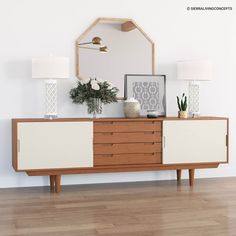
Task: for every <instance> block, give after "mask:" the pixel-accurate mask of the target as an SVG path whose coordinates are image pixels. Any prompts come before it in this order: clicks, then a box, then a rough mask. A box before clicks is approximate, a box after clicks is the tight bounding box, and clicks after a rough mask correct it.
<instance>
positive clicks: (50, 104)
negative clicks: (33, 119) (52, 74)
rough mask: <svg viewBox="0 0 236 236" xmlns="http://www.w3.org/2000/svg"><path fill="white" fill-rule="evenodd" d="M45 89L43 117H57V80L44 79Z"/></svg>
mask: <svg viewBox="0 0 236 236" xmlns="http://www.w3.org/2000/svg"><path fill="white" fill-rule="evenodd" d="M45 89H46V91H45V109H46V111H45V118H50V119H53V118H56V117H57V80H55V79H49V80H46V82H45Z"/></svg>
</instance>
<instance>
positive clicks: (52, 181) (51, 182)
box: [50, 175, 56, 193]
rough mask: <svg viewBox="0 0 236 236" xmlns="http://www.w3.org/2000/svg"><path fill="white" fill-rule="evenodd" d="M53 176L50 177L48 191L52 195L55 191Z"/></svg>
mask: <svg viewBox="0 0 236 236" xmlns="http://www.w3.org/2000/svg"><path fill="white" fill-rule="evenodd" d="M55 178H56V176H55V175H50V191H51V192H52V193H53V192H54V191H55V180H56V179H55Z"/></svg>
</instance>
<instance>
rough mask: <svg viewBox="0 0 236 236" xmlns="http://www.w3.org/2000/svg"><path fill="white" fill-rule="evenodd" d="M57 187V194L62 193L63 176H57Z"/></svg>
mask: <svg viewBox="0 0 236 236" xmlns="http://www.w3.org/2000/svg"><path fill="white" fill-rule="evenodd" d="M55 187H56V193H60V191H61V176H60V175H56V182H55Z"/></svg>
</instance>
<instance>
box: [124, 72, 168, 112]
mask: <svg viewBox="0 0 236 236" xmlns="http://www.w3.org/2000/svg"><path fill="white" fill-rule="evenodd" d="M124 91H125V98H126V99H129V98H131V97H134V98H135V99H137V100H138V101H139V103H140V105H141V115H142V116H146V115H147V111H148V110H157V111H158V115H159V116H166V76H165V75H142V74H127V75H125V83H124Z"/></svg>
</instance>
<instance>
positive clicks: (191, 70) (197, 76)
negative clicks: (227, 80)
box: [177, 61, 212, 117]
mask: <svg viewBox="0 0 236 236" xmlns="http://www.w3.org/2000/svg"><path fill="white" fill-rule="evenodd" d="M177 79H179V80H188V81H189V112H190V114H191V115H192V116H193V117H194V116H199V115H200V103H199V98H200V83H199V81H206V80H211V79H212V65H211V63H210V62H209V61H179V62H177Z"/></svg>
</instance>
